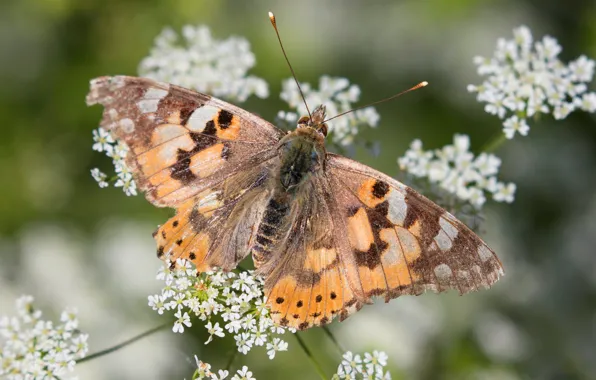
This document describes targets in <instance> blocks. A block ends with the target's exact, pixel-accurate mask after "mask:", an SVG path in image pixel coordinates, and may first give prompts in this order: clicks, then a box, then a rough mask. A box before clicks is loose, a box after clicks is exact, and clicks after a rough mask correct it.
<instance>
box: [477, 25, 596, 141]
mask: <svg viewBox="0 0 596 380" xmlns="http://www.w3.org/2000/svg"><path fill="white" fill-rule="evenodd" d="M513 35H514V38H513V39H512V40H506V39H503V38H501V39H499V40H498V41H497V48H496V50H495V52H494V55H493V57H492V58H490V59H487V58H482V57H474V63H475V64H476V66H477V71H478V74H479V75H481V76H486V77H487V78H486V79H485V81H484V83H482V84H481V85H468V86H467V89H468V91H469V92H476V93H477V100H478V101H479V102H483V103H486V105H485V107H484V109H485V111H486V112H488V113H491V114H495V115H497V116H498V117H499V118H501V119H506V121H505V123H504V125H505V128H504V129H503V132H504V133H505V135H506V137H507V138H513V137H514V135H515V131H518V132H520V135H522V136H525V135H527V132H528V131H529V127H528V126H527V123H526V118H528V117H532V116H535V115H537V114H541V113H542V114H546V113H552V115H553V117H554V118H555V119H557V120H560V119H564V118H565V117H567V115H568V114H569V113H571V112H573V111H574V110H576V109H581V110H584V111H587V112H596V105H594V106H592V105H591V104H593V101H592V99H591V98H590V97H587V98H586V91H587V86H586V83H588V82H590V81H591V80H592V78H593V76H594V67H595V62H594V60H592V59H589V58H587V57H586V56H584V55H582V56H580V57H579V58H577V59H576V60H574V61H571V62H570V63H569V64H568V65H565V64H564V63H563V62H561V61H560V60H559V58H558V55H559V53H560V52H561V50H562V48H561V46H560V45H559V44H558V42H557V40H556V39H554V38H552V37H549V36H545V37H544V38H543V39H542V40H541V41H537V42H535V43H534V42H533V39H532V33H531V31H530V30H529V29H528V28H527V27H525V26H521V27H519V28H516V29H514V30H513ZM595 101H596V100H595ZM514 117H515V119H513V118H514ZM507 124H512V125H511V126H510V127H508V126H507Z"/></svg>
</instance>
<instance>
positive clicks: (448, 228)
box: [439, 216, 457, 240]
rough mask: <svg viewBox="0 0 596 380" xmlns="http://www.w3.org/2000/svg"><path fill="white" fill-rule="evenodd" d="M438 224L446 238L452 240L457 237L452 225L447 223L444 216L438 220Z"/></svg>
mask: <svg viewBox="0 0 596 380" xmlns="http://www.w3.org/2000/svg"><path fill="white" fill-rule="evenodd" d="M439 224H440V225H441V228H442V229H443V231H445V233H446V234H447V236H449V237H450V238H451V239H452V240H453V239H455V238H456V237H457V228H455V226H454V225H453V224H451V223H450V222H448V221H447V219H445V218H444V216H442V217H441V218H439Z"/></svg>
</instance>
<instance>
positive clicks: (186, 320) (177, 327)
mask: <svg viewBox="0 0 596 380" xmlns="http://www.w3.org/2000/svg"><path fill="white" fill-rule="evenodd" d="M174 317H176V318H178V319H177V320H176V322H175V323H174V327H172V331H173V332H175V333H177V332H179V333H183V332H184V325H186V327H190V326H192V324H191V323H190V317H189V315H188V313H187V312H184V314H182V311H181V310H178V311H177V312H176V313H175V314H174Z"/></svg>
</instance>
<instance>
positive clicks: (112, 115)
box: [108, 108, 118, 121]
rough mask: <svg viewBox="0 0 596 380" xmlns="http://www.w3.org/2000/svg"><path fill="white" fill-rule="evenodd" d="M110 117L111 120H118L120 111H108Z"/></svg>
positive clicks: (112, 109) (111, 109)
mask: <svg viewBox="0 0 596 380" xmlns="http://www.w3.org/2000/svg"><path fill="white" fill-rule="evenodd" d="M108 116H109V117H110V120H112V121H116V120H118V111H116V110H115V109H114V108H110V110H109V111H108Z"/></svg>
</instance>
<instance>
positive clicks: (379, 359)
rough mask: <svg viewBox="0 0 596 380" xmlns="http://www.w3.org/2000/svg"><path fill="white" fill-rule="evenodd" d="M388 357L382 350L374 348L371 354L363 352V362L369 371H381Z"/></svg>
mask: <svg viewBox="0 0 596 380" xmlns="http://www.w3.org/2000/svg"><path fill="white" fill-rule="evenodd" d="M388 358H389V357H388V356H387V354H386V353H385V352H383V351H380V352H379V351H377V350H374V351H373V353H372V355H371V354H370V353H368V352H365V353H364V363H366V367H367V369H369V370H370V372H382V371H383V367H385V366H386V365H387V359H388Z"/></svg>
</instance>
